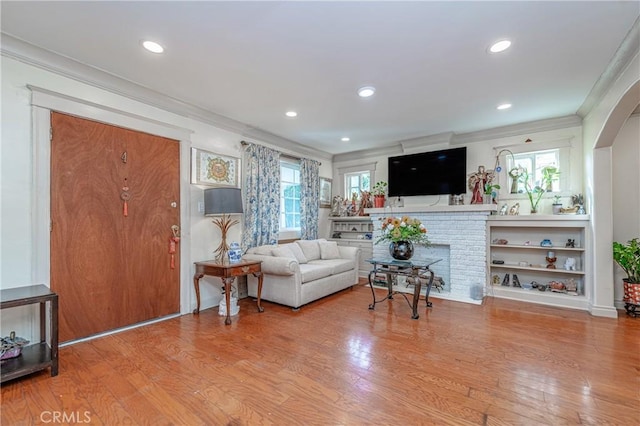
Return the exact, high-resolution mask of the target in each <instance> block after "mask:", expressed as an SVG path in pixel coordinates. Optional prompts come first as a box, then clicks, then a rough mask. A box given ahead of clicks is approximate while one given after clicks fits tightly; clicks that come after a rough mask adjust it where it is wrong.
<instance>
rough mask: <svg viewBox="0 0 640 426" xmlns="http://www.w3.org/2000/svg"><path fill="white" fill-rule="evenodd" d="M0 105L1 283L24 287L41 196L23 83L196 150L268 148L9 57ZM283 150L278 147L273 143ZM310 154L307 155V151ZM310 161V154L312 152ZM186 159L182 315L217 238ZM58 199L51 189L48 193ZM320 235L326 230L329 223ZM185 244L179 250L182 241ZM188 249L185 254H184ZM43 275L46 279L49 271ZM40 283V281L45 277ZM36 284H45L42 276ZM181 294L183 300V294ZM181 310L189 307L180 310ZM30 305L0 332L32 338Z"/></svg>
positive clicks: (30, 273) (206, 284) (206, 290)
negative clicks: (168, 134)
mask: <svg viewBox="0 0 640 426" xmlns="http://www.w3.org/2000/svg"><path fill="white" fill-rule="evenodd" d="M1 66H2V68H1V71H2V73H1V79H2V103H1V107H2V110H1V118H2V129H1V137H2V139H1V143H0V152H1V154H2V155H1V156H0V181H1V183H2V185H1V187H0V191H1V192H0V203H1V204H0V288H2V289H4V288H11V287H21V286H27V285H31V284H35V279H36V278H37V277H38V278H39V277H42V276H43V273H42V271H38V270H37V266H36V262H35V253H36V251H37V246H36V245H37V244H38V241H40V240H41V238H40V237H41V236H39V235H36V234H35V231H34V218H35V217H36V216H37V214H38V212H36V211H34V205H35V202H34V201H35V200H36V199H37V198H38V197H39V196H40V195H41V194H39V193H38V190H37V189H36V187H35V185H34V175H35V174H36V172H37V170H35V168H34V164H35V159H34V155H35V152H36V151H35V141H34V136H33V135H32V125H33V123H32V107H31V91H30V89H29V88H28V87H27V85H31V86H36V87H39V88H43V89H46V90H49V91H53V92H57V93H60V94H62V95H64V96H66V97H71V98H76V99H80V100H82V101H83V102H87V103H93V104H96V105H97V106H101V107H102V108H105V109H108V110H111V111H116V112H118V113H121V114H122V115H123V116H126V117H128V118H131V119H135V120H141V121H144V120H149V121H151V122H157V123H160V124H163V125H166V126H169V127H175V128H177V129H183V130H185V131H186V132H191V136H190V140H187V141H184V142H183V143H186V144H188V145H189V147H187V149H189V148H190V147H191V146H193V147H197V148H203V149H206V150H208V151H213V152H216V153H219V154H223V155H228V156H234V157H241V156H242V148H241V145H240V141H241V140H247V141H251V142H256V143H262V144H264V145H268V144H266V143H263V142H261V141H259V140H251V139H249V138H247V137H246V136H243V135H241V134H238V133H234V132H230V131H227V130H223V129H220V128H217V127H215V126H213V125H211V124H207V123H203V122H201V121H197V120H194V119H191V118H188V117H184V116H180V115H177V114H174V113H170V112H167V111H165V110H162V109H159V108H157V107H154V106H150V105H147V104H144V103H141V102H138V101H134V100H132V99H129V98H127V97H124V96H121V95H117V94H114V93H111V92H109V91H106V90H102V89H98V88H96V87H92V86H89V85H87V84H83V83H80V82H78V81H75V80H72V79H70V78H66V77H63V76H60V75H58V74H54V73H52V72H49V71H46V70H44V69H41V68H37V67H34V66H31V65H28V64H24V63H22V62H18V61H16V60H13V59H8V58H6V57H3V58H2V64H1ZM276 148H277V149H280V150H282V149H281V148H278V147H276ZM282 151H285V152H286V153H287V154H290V155H294V156H303V155H301V154H298V153H297V152H295V151H286V150H282ZM307 157H309V156H308V155H307ZM310 158H314V157H310ZM314 159H316V160H318V161H321V162H322V166H321V169H320V175H321V176H327V177H329V176H331V170H332V164H331V161H330V160H327V158H319V157H316V158H314ZM189 169H190V164H189V161H188V160H186V161H185V159H184V158H183V159H182V161H181V180H182V187H183V188H187V190H186V191H183V196H182V199H181V203H182V204H183V205H182V206H181V210H182V211H183V212H186V214H184V215H183V221H182V239H181V244H182V245H183V246H182V247H181V250H183V251H181V253H182V254H183V256H182V259H181V261H182V265H181V267H182V268H183V269H184V270H185V271H187V272H186V273H184V274H181V281H182V282H181V286H182V288H183V292H185V293H186V294H187V296H186V298H187V299H188V300H186V301H183V302H184V303H182V305H183V313H186V312H189V311H190V309H192V307H193V306H194V305H195V296H194V291H193V285H192V281H191V276H192V275H193V262H194V261H198V260H204V259H210V258H212V253H213V250H214V249H215V248H216V247H217V245H218V243H219V238H220V235H219V230H218V229H217V228H216V227H215V226H214V225H213V224H211V221H210V220H209V219H208V218H205V217H204V216H203V215H202V214H201V213H199V212H198V203H199V202H203V198H204V194H203V188H202V187H198V186H194V185H189V183H188V182H189ZM53 196H55V194H53ZM327 215H328V210H327V209H322V210H321V220H322V218H324V222H328V221H327V220H326V217H327ZM241 231H242V226H241V225H239V226H235V227H234V228H232V229H231V230H230V232H229V236H228V238H229V240H230V241H240V239H241V238H240V237H241ZM324 232H325V234H328V225H327V226H326V230H324ZM185 244H186V245H187V246H186V247H184V245H185ZM185 253H186V254H187V256H185V255H184V254H185ZM44 276H46V277H48V271H45V274H44ZM43 281H44V282H43ZM40 282H42V283H44V284H46V285H49V282H47V281H46V280H40ZM220 287H221V283H220V280H219V279H214V278H209V277H205V278H203V279H202V280H201V300H202V305H201V308H203V309H204V308H207V307H211V306H216V305H217V304H218V303H219V300H220V299H221V291H220ZM183 298H184V297H183ZM185 307H187V308H186V309H185ZM31 312H32V308H21V309H18V308H15V309H12V310H10V311H7V312H2V325H1V329H0V335H3V336H4V335H8V333H9V332H10V331H11V330H15V331H16V332H17V334H18V335H20V336H23V337H26V338H32V336H33V323H31V324H29V323H28V321H25V320H26V319H29V318H31Z"/></svg>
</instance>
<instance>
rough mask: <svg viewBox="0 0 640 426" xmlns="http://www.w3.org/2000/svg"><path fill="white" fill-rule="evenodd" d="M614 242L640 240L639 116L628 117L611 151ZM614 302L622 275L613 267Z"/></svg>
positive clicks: (619, 298)
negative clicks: (637, 238) (638, 238)
mask: <svg viewBox="0 0 640 426" xmlns="http://www.w3.org/2000/svg"><path fill="white" fill-rule="evenodd" d="M611 164H612V170H611V172H612V183H613V186H612V191H611V192H612V199H613V241H618V242H621V243H626V242H627V241H629V240H630V239H632V238H636V237H640V215H639V214H638V212H640V167H639V165H640V114H635V115H632V116H631V117H629V119H628V120H627V121H626V122H625V124H624V126H623V127H622V129H620V133H618V136H616V139H615V141H614V142H613V145H612V149H611ZM614 272H615V279H614V300H615V302H616V306H617V307H623V305H624V304H623V303H622V297H623V292H622V279H623V278H626V274H625V272H624V271H623V270H622V268H620V267H619V266H617V265H616V267H615V269H614Z"/></svg>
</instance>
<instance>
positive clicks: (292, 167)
mask: <svg viewBox="0 0 640 426" xmlns="http://www.w3.org/2000/svg"><path fill="white" fill-rule="evenodd" d="M280 176H281V182H280V227H281V228H282V229H300V166H299V165H298V164H293V163H288V162H281V163H280Z"/></svg>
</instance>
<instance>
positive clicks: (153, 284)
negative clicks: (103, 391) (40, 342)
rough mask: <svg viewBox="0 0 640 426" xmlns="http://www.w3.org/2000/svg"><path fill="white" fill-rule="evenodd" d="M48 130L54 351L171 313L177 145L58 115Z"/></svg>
mask: <svg viewBox="0 0 640 426" xmlns="http://www.w3.org/2000/svg"><path fill="white" fill-rule="evenodd" d="M51 128H52V140H51V288H52V290H53V291H55V292H56V293H58V294H59V300H60V312H59V316H60V341H62V342H64V341H69V340H75V339H78V338H82V337H86V336H90V335H93V334H97V333H101V332H104V331H108V330H113V329H116V328H119V327H124V326H127V325H131V324H136V323H139V322H142V321H146V320H150V319H153V318H158V317H161V316H165V315H169V314H173V313H176V312H179V310H180V308H179V306H180V277H179V270H180V266H179V265H180V257H179V248H178V247H177V248H176V253H175V255H174V256H175V258H174V264H175V268H172V267H171V266H172V265H171V255H170V254H169V243H170V239H171V237H172V230H171V227H172V226H173V225H178V226H179V225H180V208H179V206H180V162H179V159H180V157H179V142H178V141H175V140H171V139H166V138H162V137H158V136H153V135H149V134H146V133H140V132H136V131H133V130H128V129H123V128H120V127H115V126H111V125H106V124H102V123H98V122H95V121H90V120H85V119H81V118H77V117H72V116H69V115H65V114H59V113H52V114H51ZM123 194H124V195H123ZM124 199H127V200H126V206H125V200H124Z"/></svg>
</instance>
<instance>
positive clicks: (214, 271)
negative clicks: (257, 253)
mask: <svg viewBox="0 0 640 426" xmlns="http://www.w3.org/2000/svg"><path fill="white" fill-rule="evenodd" d="M261 264H262V261H261V260H241V261H240V262H237V263H229V262H222V263H220V262H216V261H215V260H207V261H204V262H195V265H196V273H195V275H194V276H193V286H194V287H195V289H196V308H195V309H194V310H193V313H194V314H198V313H200V278H202V277H204V276H205V275H210V276H213V277H220V278H221V279H222V282H223V284H224V295H225V300H226V302H227V318H226V319H225V320H224V323H225V324H226V325H229V324H231V284H232V283H233V280H235V279H236V277H242V276H245V275H249V274H253V276H254V277H256V278H258V297H257V300H256V303H257V305H258V312H262V311H264V308H263V307H262V305H260V295H261V294H262V268H261Z"/></svg>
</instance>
